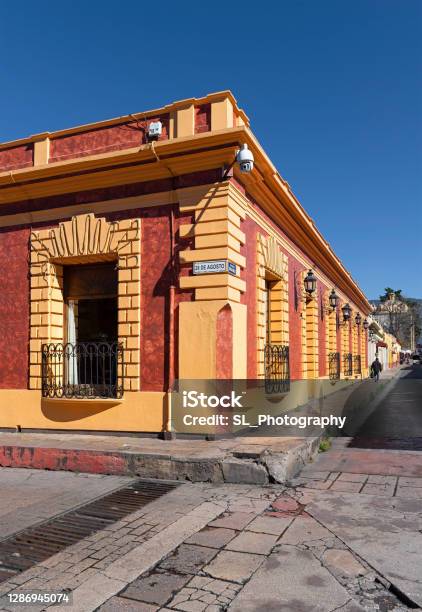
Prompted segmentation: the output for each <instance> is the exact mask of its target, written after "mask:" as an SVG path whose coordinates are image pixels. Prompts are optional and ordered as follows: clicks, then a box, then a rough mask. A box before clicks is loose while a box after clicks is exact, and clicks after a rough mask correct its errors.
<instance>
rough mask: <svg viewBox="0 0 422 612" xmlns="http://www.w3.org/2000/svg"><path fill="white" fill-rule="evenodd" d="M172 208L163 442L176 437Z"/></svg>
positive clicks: (174, 272) (172, 212) (174, 277)
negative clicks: (173, 416)
mask: <svg viewBox="0 0 422 612" xmlns="http://www.w3.org/2000/svg"><path fill="white" fill-rule="evenodd" d="M151 150H152V152H153V154H154V156H155V159H156V160H157V163H159V164H162V165H163V166H164V167H165V168H166V169H167V170H168V171H169V173H170V174H171V176H172V179H173V185H172V188H173V192H174V179H175V175H174V173H173V172H172V170H171V168H170V167H169V166H168V165H167V164H166V163H165V162H163V161H162V160H161V159H160V158H159V156H158V154H157V152H156V150H155V147H154V141H153V142H151ZM174 206H175V203H174V202H172V203H171V204H170V212H169V233H170V235H169V239H170V240H169V242H170V253H169V256H170V257H169V262H170V286H169V296H168V304H169V321H168V339H169V344H168V352H167V394H166V400H167V401H166V417H165V426H164V430H163V432H162V437H163V439H164V440H173V439H175V437H176V434H175V433H174V432H173V431H172V429H173V427H172V390H173V384H174V379H175V371H174V360H175V346H174V329H175V325H174V309H175V296H176V269H175V264H176V262H175V252H174V250H175V241H174V225H175V223H174Z"/></svg>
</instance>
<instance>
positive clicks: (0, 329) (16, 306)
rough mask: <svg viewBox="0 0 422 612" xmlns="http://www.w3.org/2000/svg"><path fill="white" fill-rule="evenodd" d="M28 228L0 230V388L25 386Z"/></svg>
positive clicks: (26, 381) (27, 312)
mask: <svg viewBox="0 0 422 612" xmlns="http://www.w3.org/2000/svg"><path fill="white" fill-rule="evenodd" d="M28 241H29V229H27V228H24V229H16V228H15V229H9V230H2V231H0V270H1V290H0V388H1V389H26V387H27V385H28V342H29V279H28Z"/></svg>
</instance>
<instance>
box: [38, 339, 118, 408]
mask: <svg viewBox="0 0 422 612" xmlns="http://www.w3.org/2000/svg"><path fill="white" fill-rule="evenodd" d="M41 353H42V366H41V371H42V383H41V392H42V396H43V397H50V398H76V399H98V398H116V399H120V398H122V397H123V369H124V363H123V344H122V343H121V342H77V343H75V344H72V343H70V342H68V343H61V342H59V343H50V344H43V345H42V348H41Z"/></svg>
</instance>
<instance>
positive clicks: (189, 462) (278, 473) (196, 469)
mask: <svg viewBox="0 0 422 612" xmlns="http://www.w3.org/2000/svg"><path fill="white" fill-rule="evenodd" d="M319 441H320V438H319V437H314V438H303V440H300V441H298V444H297V445H295V446H294V447H292V448H290V449H288V450H286V451H284V452H279V451H278V452H272V451H271V447H268V448H267V449H266V450H265V451H264V452H262V450H257V452H256V454H255V456H254V454H253V453H248V455H249V456H248V457H247V458H239V457H237V456H236V452H234V453H231V452H230V451H228V452H226V453H225V454H223V455H222V456H221V458H218V459H216V458H215V456H213V457H209V458H206V457H202V458H195V457H183V456H174V457H173V456H163V455H157V454H154V453H150V454H147V453H136V452H125V451H101V450H87V449H79V450H76V449H66V448H49V447H31V446H0V466H2V467H11V468H32V469H41V470H65V471H70V472H85V473H90V474H111V475H119V476H121V475H125V476H137V477H141V478H159V479H165V480H185V481H190V482H215V483H223V482H227V483H243V484H267V483H272V482H277V483H285V482H286V481H288V480H289V479H291V478H293V477H294V476H296V475H297V474H298V473H299V472H300V470H301V469H302V468H303V467H304V465H305V464H306V463H308V462H309V461H310V460H311V459H312V458H313V456H314V455H315V454H316V453H317V451H318V446H319Z"/></svg>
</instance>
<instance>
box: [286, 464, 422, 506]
mask: <svg viewBox="0 0 422 612" xmlns="http://www.w3.org/2000/svg"><path fill="white" fill-rule="evenodd" d="M291 484H292V485H293V486H300V487H304V488H307V489H318V490H320V491H326V490H330V491H341V492H343V493H365V494H368V495H381V496H387V497H395V496H397V497H404V498H407V499H420V498H422V478H408V477H405V476H385V475H379V474H354V473H350V472H318V471H312V472H310V473H309V476H307V477H300V478H295V479H294V480H292V481H291Z"/></svg>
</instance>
